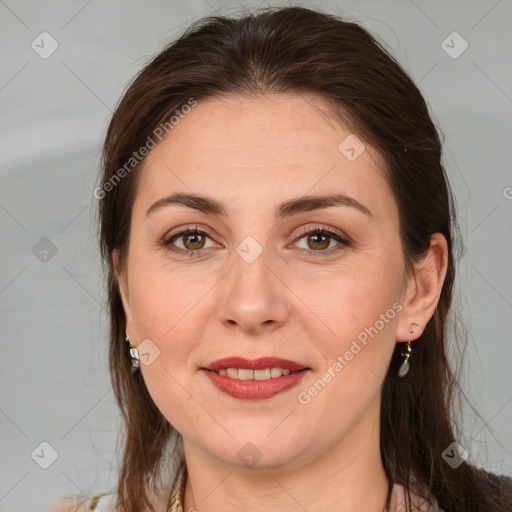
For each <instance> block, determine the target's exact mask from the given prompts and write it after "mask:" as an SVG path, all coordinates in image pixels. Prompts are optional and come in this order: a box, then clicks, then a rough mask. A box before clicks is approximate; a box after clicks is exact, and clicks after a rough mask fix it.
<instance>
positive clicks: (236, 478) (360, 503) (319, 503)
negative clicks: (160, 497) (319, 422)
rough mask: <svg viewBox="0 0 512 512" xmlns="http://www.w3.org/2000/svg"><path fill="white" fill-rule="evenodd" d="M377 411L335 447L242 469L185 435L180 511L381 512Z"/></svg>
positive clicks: (383, 481)
mask: <svg viewBox="0 0 512 512" xmlns="http://www.w3.org/2000/svg"><path fill="white" fill-rule="evenodd" d="M378 412H379V410H378V408H376V410H373V411H369V413H368V414H367V415H366V416H365V417H364V418H363V419H362V420H361V422H359V423H358V424H357V426H355V428H353V429H352V430H351V432H350V433H348V434H347V435H346V436H345V437H344V439H343V440H341V441H340V442H338V443H337V444H336V446H334V447H333V446H329V447H328V449H326V450H325V451H324V452H322V453H317V454H315V456H314V457H310V458H309V459H308V460H302V461H300V462H299V461H297V460H296V461H294V462H293V463H288V464H287V465H286V466H284V465H283V466H281V467H279V468H277V467H272V468H270V467H267V468H264V467H260V468H259V469H258V470H257V471H255V468H252V469H245V468H244V469H240V468H239V467H236V466H231V465H228V464H225V463H224V462H222V461H219V459H217V458H215V457H211V456H209V455H207V454H205V452H204V451H202V450H199V449H197V448H196V447H195V446H194V445H192V444H190V443H187V442H186V440H185V439H184V450H185V458H186V462H187V469H188V479H187V483H186V487H185V496H184V503H183V510H184V511H187V510H189V509H190V508H193V509H196V510H200V511H201V512H215V511H218V510H223V511H225V512H230V511H239V510H244V512H256V511H259V510H263V509H264V510H268V511H278V510H279V512H298V511H303V510H308V511H311V512H312V511H315V510H336V511H338V512H349V511H350V512H353V511H354V510H365V511H368V512H382V511H383V510H384V507H385V504H386V498H387V495H388V486H389V482H388V478H387V476H386V473H385V471H384V467H383V465H382V460H381V457H380V446H379V427H378V426H379V421H378V420H379V416H378ZM292 466H293V467H292Z"/></svg>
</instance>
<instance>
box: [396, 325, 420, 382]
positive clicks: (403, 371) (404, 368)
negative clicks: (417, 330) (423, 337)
mask: <svg viewBox="0 0 512 512" xmlns="http://www.w3.org/2000/svg"><path fill="white" fill-rule="evenodd" d="M413 325H414V326H416V327H418V326H419V325H420V324H417V323H416V322H413V323H412V324H411V327H410V328H409V332H410V333H411V334H412V333H413V332H414V329H413V328H412V326H413ZM411 352H412V349H411V342H410V341H408V342H407V347H406V348H405V350H402V357H403V360H402V364H401V365H400V368H399V370H398V376H399V377H405V376H406V375H407V373H408V372H409V357H410V356H411Z"/></svg>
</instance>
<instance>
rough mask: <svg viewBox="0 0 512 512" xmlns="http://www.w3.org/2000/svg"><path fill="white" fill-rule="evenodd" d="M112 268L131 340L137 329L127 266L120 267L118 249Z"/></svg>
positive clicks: (114, 252) (115, 251)
mask: <svg viewBox="0 0 512 512" xmlns="http://www.w3.org/2000/svg"><path fill="white" fill-rule="evenodd" d="M112 268H113V270H114V275H115V276H116V279H117V286H118V289H119V294H120V295H121V302H122V303H123V309H124V316H125V318H126V332H127V334H128V338H129V339H130V340H131V338H130V333H135V329H133V317H132V313H131V309H130V295H129V290H128V272H127V271H126V266H125V267H124V268H121V267H120V263H119V250H118V249H114V250H113V251H112Z"/></svg>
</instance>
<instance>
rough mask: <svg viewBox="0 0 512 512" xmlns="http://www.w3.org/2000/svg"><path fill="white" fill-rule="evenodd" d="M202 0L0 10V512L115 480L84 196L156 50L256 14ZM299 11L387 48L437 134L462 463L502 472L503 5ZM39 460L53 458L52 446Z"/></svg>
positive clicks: (507, 328)
mask: <svg viewBox="0 0 512 512" xmlns="http://www.w3.org/2000/svg"><path fill="white" fill-rule="evenodd" d="M208 1H209V2H210V3H206V2H205V1H203V0H193V1H189V2H177V1H173V2H171V1H163V0H153V1H148V2H142V1H140V2H136V1H134V0H131V1H120V0H115V1H114V0H89V1H86V0H80V1H46V2H40V1H39V2H38V1H35V0H34V1H18V2H16V1H15V0H6V1H0V43H1V48H2V52H1V66H0V69H1V74H0V105H1V117H0V127H1V139H0V154H1V162H2V168H1V173H0V179H1V188H0V226H1V243H0V257H1V270H0V312H1V313H0V314H1V324H0V335H1V343H2V345H1V356H0V361H1V368H2V372H1V382H0V398H1V403H0V429H1V438H0V454H1V467H0V510H2V511H3V510H9V511H13V512H15V511H21V510H24V511H25V510H43V508H45V507H46V506H47V505H48V504H49V503H51V502H52V501H54V500H55V499H56V498H57V497H58V496H62V495H64V494H75V493H78V492H83V493H85V494H88V495H90V494H92V493H93V492H98V491H103V490H108V489H109V488H110V487H111V486H113V485H114V483H115V475H116V470H115V467H116V466H115V465H116V446H115V439H116V430H117V428H118V426H119V417H118V412H117V407H116V405H115V402H114V398H113V393H112V391H111V388H110V383H109V378H108V374H107V346H106V340H107V329H108V325H107V321H106V314H105V309H104V307H105V301H104V295H103V288H102V281H101V272H100V260H99V251H98V244H97V242H96V236H95V233H96V232H95V223H94V219H95V217H94V212H95V207H96V201H95V200H94V198H93V196H92V191H93V188H94V186H95V180H96V175H97V171H98V162H99V160H98V156H99V149H100V143H101V139H102V136H103V135H104V132H105V129H106V126H107V122H108V119H109V116H110V115H111V111H112V110H113V109H114V107H115V105H116V102H117V101H118V99H119V97H120V95H121V93H122V91H123V89H124V88H125V86H126V85H127V83H128V81H129V80H130V79H131V77H133V75H134V74H135V73H136V72H137V71H138V70H139V69H140V68H141V67H142V66H143V64H144V63H145V62H147V60H148V59H149V58H150V57H151V56H152V55H154V54H155V53H157V52H158V51H159V50H160V49H161V48H162V47H163V45H164V43H166V42H168V41H169V40H170V39H171V38H173V37H174V36H176V35H177V34H178V33H180V32H181V31H182V30H183V29H184V28H185V27H186V26H187V25H188V24H189V23H190V22H192V21H193V20H195V19H197V18H198V17H201V16H203V15H207V14H215V13H219V12H220V13H222V14H225V13H229V12H232V10H233V9H238V8H239V7H240V5H246V6H250V7H255V6H257V5H262V6H264V5H267V4H266V3H258V4H257V3H256V2H237V3H228V2H216V3H215V2H214V1H213V0H208ZM272 5H283V3H282V2H275V3H273V4H272ZM302 5H306V6H311V7H320V8H322V9H324V10H326V11H328V12H332V13H339V14H341V15H344V16H345V17H347V18H348V19H350V20H354V21H359V22H361V23H362V24H363V25H364V26H366V27H367V28H368V29H370V30H371V31H372V33H374V34H375V35H376V36H377V37H378V38H379V39H380V40H381V41H384V42H385V43H386V45H387V46H388V47H389V48H390V49H391V51H392V52H393V54H395V55H396V56H397V57H398V59H399V61H400V62H401V63H402V65H403V66H404V67H405V69H406V70H407V71H409V72H410V74H411V75H412V77H413V79H415V81H416V82H417V83H418V84H419V86H420V88H421V90H422V92H423V93H424V95H425V96H426V98H427V101H428V102H429V104H430V107H431V110H432V111H433V113H434V116H435V119H436V122H437V123H438V124H439V125H440V127H441V129H442V131H443V133H444V136H445V145H444V151H445V153H444V154H445V165H446V167H447V171H448V173H449V176H450V179H451V182H452V185H453V187H454V191H455V194H456V199H457V203H458V208H459V215H460V223H461V230H462V234H463V236H464V244H465V251H464V254H463V255H462V258H461V261H460V266H459V273H458V279H459V286H458V288H457V298H456V305H457V306H458V307H459V308H460V309H461V310H462V314H463V318H464V319H465V321H466V323H467V328H468V331H469V334H470V336H469V345H468V353H467V356H468V358H467V364H466V366H465V372H464V379H463V383H464V384H465V389H466V390H467V392H468V394H469V397H470V398H471V399H472V401H473V403H474V404H475V405H476V407H477V408H478V410H479V411H480V412H481V414H482V417H483V420H484V421H482V420H480V419H477V418H474V417H473V416H471V415H467V421H466V424H465V434H466V438H465V439H463V440H462V441H463V442H462V444H463V446H464V447H465V448H466V449H467V451H468V452H469V457H470V460H471V461H472V462H474V463H476V464H477V465H480V466H484V467H486V468H488V469H491V470H493V471H496V472H499V473H508V474H510V473H511V472H512V460H511V459H512V457H511V454H512V429H511V428H510V427H511V425H512V371H511V361H512V357H511V356H512V343H511V335H510V333H511V330H512V273H511V270H510V268H511V267H510V262H511V261H512V258H511V254H512V223H511V216H512V215H511V214H512V199H510V197H511V196H512V189H510V188H507V187H512V173H511V168H510V162H511V153H512V149H511V147H512V145H511V141H510V135H511V133H512V132H511V127H512V116H511V114H512V66H510V63H511V62H512V58H511V57H512V55H511V54H512V44H511V43H512V41H511V30H510V26H511V21H512V2H511V1H510V0H501V1H496V0H492V1H483V0H482V1H467V0H459V1H456V2H455V1H452V2H444V1H440V0H439V1H428V2H427V1H421V0H415V1H414V2H413V1H412V0H411V1H409V0H386V1H381V2H377V1H374V2H372V1H355V0H351V1H344V2H319V3H309V2H303V3H302ZM43 31H47V32H49V33H50V34H51V36H52V37H53V38H54V39H55V40H56V41H57V42H58V45H59V46H58V49H57V50H56V51H55V52H54V53H53V54H52V55H51V56H50V57H49V58H47V59H43V58H41V57H40V56H39V55H38V54H37V53H36V52H35V51H34V50H33V49H32V48H31V43H32V41H33V40H36V42H37V39H36V38H37V36H39V34H40V33H41V32H43ZM454 31H457V32H458V33H459V34H460V35H461V36H462V37H463V38H464V40H465V41H467V43H468V44H469V47H468V49H467V50H466V51H465V52H464V53H462V54H461V55H460V56H459V57H458V58H452V56H450V55H449V54H448V53H447V52H446V51H445V50H444V49H443V47H442V42H443V41H444V40H445V39H446V38H447V36H449V35H450V34H451V33H452V32H454ZM448 41H449V40H448ZM461 43H462V42H461V41H460V40H454V43H453V44H452V43H447V44H450V45H452V46H454V49H455V50H457V49H458V48H461V46H460V44H461ZM455 50H453V51H455ZM507 196H508V198H507ZM42 237H47V238H49V239H50V240H51V242H52V243H53V244H54V245H55V247H56V249H57V252H56V254H55V255H51V253H49V254H48V255H47V260H48V261H46V262H44V261H40V259H38V258H37V257H36V255H35V254H34V252H33V247H34V246H35V245H36V244H37V243H38V241H39V240H40V239H41V238H42ZM36 247H38V246H36ZM36 252H37V251H36ZM40 256H41V257H43V256H44V255H40ZM43 441H46V442H48V443H49V444H50V445H51V446H52V447H53V448H54V449H55V450H56V451H57V452H58V458H57V459H56V460H55V462H54V463H53V464H52V465H51V466H50V467H49V468H48V469H46V470H45V469H42V468H41V467H40V466H39V465H38V464H36V462H35V461H34V460H33V459H32V457H31V453H32V452H33V451H34V450H35V449H36V448H38V447H39V445H40V443H41V442H43ZM35 453H36V454H39V457H36V455H34V459H36V460H38V462H40V463H44V462H45V461H46V462H49V461H50V459H49V457H51V454H50V450H49V449H48V448H44V447H43V452H41V448H38V449H37V450H36V452H35ZM43 454H44V456H43Z"/></svg>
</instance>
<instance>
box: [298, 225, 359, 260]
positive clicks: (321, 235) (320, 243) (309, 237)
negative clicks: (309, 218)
mask: <svg viewBox="0 0 512 512" xmlns="http://www.w3.org/2000/svg"><path fill="white" fill-rule="evenodd" d="M304 238H305V239H306V244H307V247H302V249H304V250H305V251H307V252H308V254H309V255H310V256H311V255H312V254H313V253H326V252H327V253H330V252H331V251H330V249H333V251H334V250H337V249H341V248H342V247H343V246H347V247H348V246H350V245H351V244H350V241H349V240H347V239H346V238H344V237H343V236H341V235H340V234H339V233H337V232H336V231H333V230H331V229H329V228H315V229H310V230H307V229H306V230H304V231H303V232H302V235H301V236H300V238H299V241H300V240H302V239H304ZM333 240H334V241H336V242H338V243H337V245H335V246H334V247H331V248H330V247H329V246H330V245H331V241H333ZM328 249H329V250H328Z"/></svg>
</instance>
